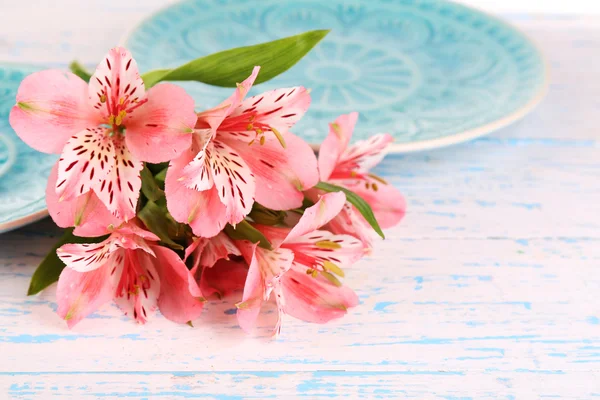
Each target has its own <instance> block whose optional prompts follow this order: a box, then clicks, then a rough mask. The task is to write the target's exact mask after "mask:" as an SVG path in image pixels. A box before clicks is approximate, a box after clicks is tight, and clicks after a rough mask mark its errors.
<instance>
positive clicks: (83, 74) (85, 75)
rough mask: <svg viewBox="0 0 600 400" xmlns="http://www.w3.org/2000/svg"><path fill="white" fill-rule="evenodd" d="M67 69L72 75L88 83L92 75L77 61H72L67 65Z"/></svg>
mask: <svg viewBox="0 0 600 400" xmlns="http://www.w3.org/2000/svg"><path fill="white" fill-rule="evenodd" d="M69 69H70V70H71V72H72V73H74V74H75V75H77V76H78V77H80V78H81V79H83V80H84V81H86V82H89V81H90V78H91V77H92V74H91V73H90V72H89V71H88V70H87V69H86V68H85V67H84V66H83V65H81V64H79V63H78V62H77V61H73V62H72V63H71V64H69Z"/></svg>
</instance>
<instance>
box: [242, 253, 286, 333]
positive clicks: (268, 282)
mask: <svg viewBox="0 0 600 400" xmlns="http://www.w3.org/2000/svg"><path fill="white" fill-rule="evenodd" d="M238 247H239V248H240V250H241V252H242V254H243V256H244V258H245V259H246V261H247V262H248V261H250V268H249V269H248V277H247V279H246V284H245V286H244V294H243V297H242V302H241V303H239V304H238V305H237V306H238V311H237V318H238V322H239V324H240V327H241V328H242V329H243V330H244V331H246V332H251V331H252V328H253V327H254V324H255V322H256V318H257V317H258V313H259V311H260V306H261V305H262V302H263V301H265V300H268V299H269V296H270V294H271V291H272V290H273V289H274V288H275V286H276V285H277V282H278V281H279V279H280V278H281V276H282V275H283V274H284V273H285V272H286V271H288V270H289V269H290V268H291V266H292V262H293V260H294V253H293V252H292V251H291V250H288V249H275V250H266V249H263V248H261V247H258V246H257V245H256V244H249V243H248V242H238Z"/></svg>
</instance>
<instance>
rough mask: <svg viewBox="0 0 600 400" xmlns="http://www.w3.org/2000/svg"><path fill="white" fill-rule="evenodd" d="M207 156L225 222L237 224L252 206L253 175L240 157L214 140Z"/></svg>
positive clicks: (254, 187) (253, 192) (253, 191)
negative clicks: (221, 204)
mask: <svg viewBox="0 0 600 400" xmlns="http://www.w3.org/2000/svg"><path fill="white" fill-rule="evenodd" d="M207 155H208V156H209V158H210V166H211V171H212V175H213V180H214V183H215V188H216V190H217V193H218V195H219V198H220V199H221V202H222V203H223V204H225V206H226V208H227V220H228V222H229V223H230V224H233V225H234V224H237V223H239V222H240V221H241V220H243V219H244V217H245V216H246V215H248V213H249V212H250V210H251V209H252V205H253V204H254V194H255V191H256V186H255V181H254V175H253V174H252V172H251V171H250V168H248V166H247V165H246V162H245V161H244V160H243V159H242V157H240V155H239V154H238V153H236V152H235V151H234V150H233V149H232V148H231V147H229V146H227V145H226V144H224V143H222V142H219V141H217V140H215V141H214V142H213V148H212V151H210V152H207Z"/></svg>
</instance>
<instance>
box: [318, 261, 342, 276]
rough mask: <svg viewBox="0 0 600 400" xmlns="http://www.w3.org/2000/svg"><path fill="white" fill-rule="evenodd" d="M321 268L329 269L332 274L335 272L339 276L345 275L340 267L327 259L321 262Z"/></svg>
mask: <svg viewBox="0 0 600 400" xmlns="http://www.w3.org/2000/svg"><path fill="white" fill-rule="evenodd" d="M323 269H324V270H325V271H331V272H333V273H334V274H336V275H337V276H341V277H342V278H343V277H344V276H346V275H345V274H344V271H343V270H342V269H341V268H340V267H338V266H337V265H335V264H334V263H332V262H331V261H329V260H325V262H323Z"/></svg>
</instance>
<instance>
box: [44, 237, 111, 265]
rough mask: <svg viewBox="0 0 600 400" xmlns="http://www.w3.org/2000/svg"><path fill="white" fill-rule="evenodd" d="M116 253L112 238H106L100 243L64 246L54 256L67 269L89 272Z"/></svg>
mask: <svg viewBox="0 0 600 400" xmlns="http://www.w3.org/2000/svg"><path fill="white" fill-rule="evenodd" d="M116 251H117V247H115V245H114V240H113V238H108V239H106V240H104V241H102V242H100V243H79V244H76V243H69V244H65V245H63V246H61V247H60V248H58V249H57V250H56V254H57V255H58V258H60V259H61V261H62V262H64V263H65V265H66V266H67V268H70V269H72V270H74V271H77V272H89V271H93V270H95V269H98V268H100V267H102V266H103V265H104V264H106V263H107V262H108V261H109V259H111V257H113V256H115V255H116ZM113 258H114V257H113Z"/></svg>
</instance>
